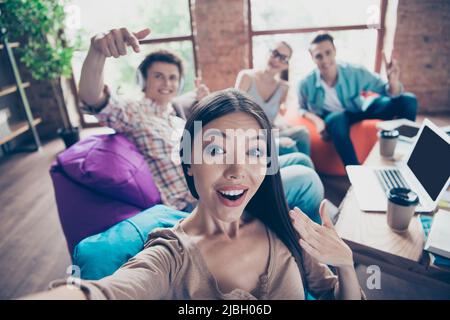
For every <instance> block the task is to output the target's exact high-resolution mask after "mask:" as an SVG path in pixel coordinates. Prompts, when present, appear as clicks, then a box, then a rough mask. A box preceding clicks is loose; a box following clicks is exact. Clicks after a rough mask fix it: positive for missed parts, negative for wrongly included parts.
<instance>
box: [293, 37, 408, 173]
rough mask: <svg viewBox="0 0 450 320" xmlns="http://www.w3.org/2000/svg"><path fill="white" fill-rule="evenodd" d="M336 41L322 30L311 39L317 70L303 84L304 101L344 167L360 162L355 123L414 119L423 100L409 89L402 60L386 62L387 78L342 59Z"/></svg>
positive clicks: (306, 110)
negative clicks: (405, 88) (352, 132)
mask: <svg viewBox="0 0 450 320" xmlns="http://www.w3.org/2000/svg"><path fill="white" fill-rule="evenodd" d="M333 40H334V39H333V37H332V36H331V35H329V34H327V33H322V34H319V35H318V36H316V37H315V38H314V39H313V41H312V42H311V45H310V48H309V52H310V54H311V58H312V59H313V61H314V62H315V63H316V65H317V69H315V70H313V71H312V72H311V73H310V74H309V75H308V76H307V77H306V78H305V79H303V80H302V81H301V82H300V84H299V88H298V96H299V103H300V108H301V111H302V113H303V116H304V117H306V118H308V119H310V120H311V121H313V123H314V124H315V125H316V128H317V131H318V132H319V133H320V134H321V135H322V138H324V139H327V138H331V139H332V141H333V143H334V145H335V147H336V150H337V152H338V153H339V156H340V157H341V159H342V161H343V162H344V165H354V164H359V162H358V159H357V157H356V153H355V149H354V147H353V144H352V142H351V140H350V126H351V125H352V124H354V123H356V122H359V121H362V120H364V119H383V120H390V119H394V118H406V119H409V120H412V121H414V120H415V118H416V112H417V99H416V97H415V96H414V95H413V94H410V93H404V92H403V86H402V84H401V83H400V81H399V76H400V68H399V66H398V63H397V61H395V60H392V61H391V62H390V63H386V68H387V77H388V81H387V82H386V81H384V80H382V79H381V78H380V77H379V76H378V75H377V74H374V73H372V72H370V71H369V70H367V69H366V68H364V67H362V66H357V65H352V64H349V63H343V62H336V48H335V46H334V41H333ZM385 60H386V59H385ZM385 62H386V61H385ZM367 93H369V95H368V97H366V98H365V97H364V95H365V94H366V95H367ZM370 93H377V94H378V95H377V96H375V95H372V94H370Z"/></svg>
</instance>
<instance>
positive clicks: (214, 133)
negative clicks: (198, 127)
mask: <svg viewBox="0 0 450 320" xmlns="http://www.w3.org/2000/svg"><path fill="white" fill-rule="evenodd" d="M211 136H218V137H222V138H224V139H226V138H227V134H226V133H225V132H223V131H221V130H218V129H216V130H211V131H207V132H206V133H205V135H204V138H209V137H211ZM247 138H248V139H249V140H265V139H266V136H265V135H263V134H261V133H260V134H258V135H256V136H253V137H248V136H247Z"/></svg>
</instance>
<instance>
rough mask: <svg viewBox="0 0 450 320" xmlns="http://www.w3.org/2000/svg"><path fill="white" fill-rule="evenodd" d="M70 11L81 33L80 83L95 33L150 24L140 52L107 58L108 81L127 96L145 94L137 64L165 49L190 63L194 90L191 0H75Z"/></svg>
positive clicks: (89, 119)
mask: <svg viewBox="0 0 450 320" xmlns="http://www.w3.org/2000/svg"><path fill="white" fill-rule="evenodd" d="M68 11H69V15H70V16H71V21H72V26H73V27H74V29H76V30H78V34H81V44H82V47H81V50H79V51H77V52H76V53H75V55H74V58H73V60H72V66H73V71H74V77H75V81H76V83H78V81H79V77H80V73H81V66H82V64H83V61H84V59H85V57H86V54H87V50H88V48H89V44H90V38H91V37H92V36H93V35H95V34H97V33H99V32H105V31H108V30H110V29H113V28H120V27H127V28H128V29H129V30H131V31H139V30H141V29H143V28H146V27H148V28H150V29H151V34H150V36H148V37H147V39H148V40H144V42H143V44H142V45H141V52H140V53H139V54H136V53H134V52H133V51H132V50H131V49H129V54H128V55H127V56H123V57H120V58H119V59H115V58H109V59H107V62H106V65H105V83H107V84H108V85H109V86H110V87H111V88H112V89H113V90H115V91H116V92H117V93H118V94H120V95H123V96H124V97H130V98H136V97H140V96H141V95H142V93H141V92H140V90H139V88H138V86H137V84H136V70H137V67H138V65H139V63H140V62H141V61H142V60H143V59H144V57H145V55H147V54H148V53H150V52H151V51H153V50H155V49H159V48H164V49H170V50H173V51H175V52H177V53H178V54H180V55H181V56H182V58H183V59H184V61H185V63H186V65H187V66H188V67H187V68H186V75H185V80H186V81H185V84H186V85H185V87H184V91H189V90H192V89H193V85H194V81H193V79H194V77H195V70H196V58H195V53H194V38H193V36H192V27H191V26H192V25H191V14H190V1H189V0H170V1H167V0H130V1H123V0H95V1H92V0H71V1H70V4H69V5H68ZM69 32H70V31H69ZM83 120H84V122H85V123H90V122H96V120H95V119H93V117H89V116H84V119H83Z"/></svg>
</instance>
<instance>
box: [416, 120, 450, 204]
mask: <svg viewBox="0 0 450 320" xmlns="http://www.w3.org/2000/svg"><path fill="white" fill-rule="evenodd" d="M408 167H409V168H410V169H411V171H412V172H413V173H414V175H415V176H416V178H417V179H418V180H419V181H420V183H421V184H422V186H423V187H424V188H425V190H426V191H427V192H428V194H429V195H430V197H431V199H433V201H435V200H436V198H437V196H438V195H439V193H440V192H441V190H442V188H443V187H444V184H445V183H446V182H447V179H448V177H449V175H450V145H449V144H448V143H447V142H446V141H445V140H443V139H442V138H441V137H440V136H439V135H437V134H436V133H434V132H433V130H431V129H430V128H429V127H428V126H425V127H424V128H423V131H422V134H421V135H420V137H419V139H418V141H417V144H416V146H415V147H414V150H413V152H412V154H411V156H410V157H409V159H408Z"/></svg>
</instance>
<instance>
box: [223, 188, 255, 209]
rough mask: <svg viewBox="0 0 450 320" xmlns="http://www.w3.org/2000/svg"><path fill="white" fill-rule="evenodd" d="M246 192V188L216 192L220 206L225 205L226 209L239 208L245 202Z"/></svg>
mask: <svg viewBox="0 0 450 320" xmlns="http://www.w3.org/2000/svg"><path fill="white" fill-rule="evenodd" d="M247 191H248V188H247V189H233V190H216V192H217V195H218V196H219V200H220V202H222V204H224V205H226V206H227V207H237V206H240V205H241V204H242V203H243V202H244V200H245V195H246V194H247Z"/></svg>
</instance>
